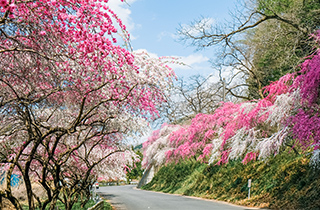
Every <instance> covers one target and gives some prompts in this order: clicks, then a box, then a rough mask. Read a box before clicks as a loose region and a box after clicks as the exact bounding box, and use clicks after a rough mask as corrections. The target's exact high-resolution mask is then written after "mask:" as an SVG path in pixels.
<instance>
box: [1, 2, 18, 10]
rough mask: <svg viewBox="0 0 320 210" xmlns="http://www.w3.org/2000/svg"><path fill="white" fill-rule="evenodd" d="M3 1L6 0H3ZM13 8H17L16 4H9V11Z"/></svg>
mask: <svg viewBox="0 0 320 210" xmlns="http://www.w3.org/2000/svg"><path fill="white" fill-rule="evenodd" d="M4 1H6V0H4ZM15 8H17V5H15V4H14V3H12V4H10V5H9V10H10V11H11V12H13V10H14V9H15Z"/></svg>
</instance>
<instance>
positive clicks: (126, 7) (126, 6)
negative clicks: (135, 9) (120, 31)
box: [108, 0, 137, 32]
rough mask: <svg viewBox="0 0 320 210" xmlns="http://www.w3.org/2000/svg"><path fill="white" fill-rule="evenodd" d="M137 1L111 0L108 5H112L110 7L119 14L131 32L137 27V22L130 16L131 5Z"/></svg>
mask: <svg viewBox="0 0 320 210" xmlns="http://www.w3.org/2000/svg"><path fill="white" fill-rule="evenodd" d="M135 1H137V0H126V3H125V2H121V1H120V0H109V2H108V6H109V7H110V9H111V10H113V11H114V12H115V13H116V14H117V15H118V17H119V18H120V19H121V20H122V22H123V24H124V25H125V26H126V27H127V30H128V31H129V32H130V31H132V30H133V28H134V27H135V24H134V22H133V21H132V19H131V17H130V15H131V10H130V5H131V4H133V3H134V2H135Z"/></svg>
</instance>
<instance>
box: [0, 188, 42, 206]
mask: <svg viewBox="0 0 320 210" xmlns="http://www.w3.org/2000/svg"><path fill="white" fill-rule="evenodd" d="M5 187H6V186H5V184H2V185H0V190H4V189H5ZM32 189H33V192H34V193H35V194H36V195H37V196H38V197H40V198H44V197H43V195H45V190H44V189H43V187H42V186H41V185H40V184H38V183H36V182H34V183H32ZM12 194H13V196H14V197H16V198H17V199H18V200H19V202H20V204H21V205H27V203H28V198H27V190H26V188H25V186H24V184H23V183H20V185H19V186H18V187H12ZM3 205H4V206H3V210H11V209H12V210H13V209H15V208H14V206H13V205H12V204H11V202H10V201H9V200H7V199H3Z"/></svg>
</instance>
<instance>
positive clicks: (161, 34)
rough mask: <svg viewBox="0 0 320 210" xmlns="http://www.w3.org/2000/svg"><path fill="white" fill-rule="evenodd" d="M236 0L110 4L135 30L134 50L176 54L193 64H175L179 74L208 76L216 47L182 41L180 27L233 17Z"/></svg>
mask: <svg viewBox="0 0 320 210" xmlns="http://www.w3.org/2000/svg"><path fill="white" fill-rule="evenodd" d="M235 2H236V0H224V1H218V0H198V1H195V0H193V1H192V0H189V1H188V0H187V1H186V0H184V1H183V0H179V1H178V0H157V1H156V0H127V4H125V3H121V1H120V0H110V1H109V3H110V7H111V8H112V9H113V10H115V12H116V13H117V14H119V16H120V18H121V19H122V20H123V21H124V23H125V24H126V26H127V28H128V31H129V33H130V34H131V37H132V40H131V44H132V47H133V49H134V50H139V49H143V50H146V51H147V52H148V53H150V54H154V55H157V56H175V57H179V58H181V59H182V61H183V62H185V63H186V64H188V65H190V66H191V68H190V67H183V68H175V72H176V74H177V76H179V77H181V76H184V77H189V76H190V75H194V74H202V75H204V76H206V75H208V74H210V73H214V72H213V70H212V69H211V68H210V63H209V62H208V61H209V59H210V58H212V57H213V56H214V54H213V49H207V50H201V51H196V48H195V47H190V46H187V45H185V44H183V43H182V42H178V37H177V28H179V25H180V24H181V25H184V24H189V23H190V22H192V21H193V20H197V19H200V18H201V17H206V18H210V19H212V21H213V22H214V23H219V22H223V21H225V19H228V18H230V15H229V11H230V10H231V11H232V10H233V9H234V7H235Z"/></svg>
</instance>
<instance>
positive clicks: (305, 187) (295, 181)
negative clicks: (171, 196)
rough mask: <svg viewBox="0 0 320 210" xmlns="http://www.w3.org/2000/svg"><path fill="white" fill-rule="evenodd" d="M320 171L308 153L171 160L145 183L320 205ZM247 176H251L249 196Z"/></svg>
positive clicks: (281, 204)
mask: <svg viewBox="0 0 320 210" xmlns="http://www.w3.org/2000/svg"><path fill="white" fill-rule="evenodd" d="M319 172H320V171H319V170H316V169H314V168H312V167H310V166H309V159H308V158H307V157H306V156H302V155H298V156H297V155H294V154H293V153H283V154H280V155H277V156H275V157H272V158H270V159H269V160H264V161H256V162H250V163H248V164H247V165H243V164H242V163H241V162H240V161H232V162H230V163H228V164H227V165H225V166H214V165H210V166H208V165H206V164H201V163H199V162H195V161H191V160H189V161H185V162H181V163H178V164H176V163H174V164H168V165H167V166H164V167H162V168H161V169H160V170H159V172H158V173H157V174H156V176H155V177H154V178H153V180H152V181H151V182H150V183H149V184H147V185H146V186H144V187H143V189H147V190H155V191H163V192H168V193H176V194H184V195H191V196H198V197H204V198H211V199H217V200H223V201H228V202H232V203H236V204H241V205H248V206H258V207H269V208H273V209H320V173H319ZM248 179H252V187H251V198H250V199H247V196H248V188H247V182H248Z"/></svg>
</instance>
